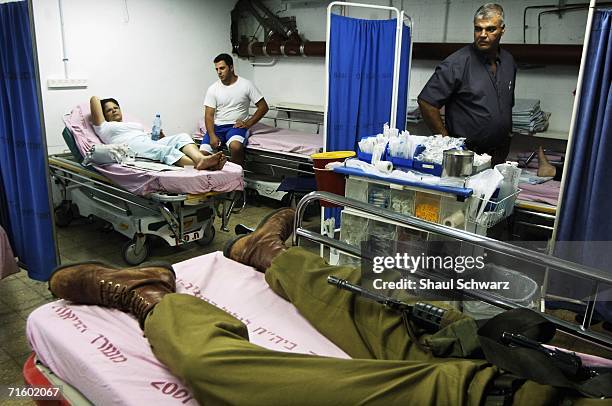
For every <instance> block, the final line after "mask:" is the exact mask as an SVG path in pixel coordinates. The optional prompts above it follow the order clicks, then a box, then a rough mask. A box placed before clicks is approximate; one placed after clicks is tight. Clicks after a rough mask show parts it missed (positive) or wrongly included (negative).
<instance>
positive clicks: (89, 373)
mask: <svg viewBox="0 0 612 406" xmlns="http://www.w3.org/2000/svg"><path fill="white" fill-rule="evenodd" d="M319 199H323V200H325V201H328V202H331V203H335V204H339V205H343V206H345V207H351V208H352V209H353V210H358V211H363V212H364V213H368V214H371V215H376V216H379V217H380V218H383V219H387V220H390V221H394V222H397V223H398V224H401V225H404V226H410V227H415V228H417V229H420V230H423V231H426V232H430V233H436V234H439V235H440V236H445V237H452V238H457V239H460V240H462V241H464V242H469V243H472V244H475V245H477V246H481V247H483V248H489V249H494V250H496V251H499V252H503V253H506V254H508V255H510V256H513V257H516V258H517V259H522V260H530V261H533V262H534V263H538V264H544V265H547V266H550V267H554V268H556V269H559V270H560V271H561V272H568V273H572V274H575V275H581V276H584V277H587V278H591V279H592V280H594V281H596V282H598V283H610V282H612V281H611V280H610V277H609V276H605V275H603V274H602V273H601V272H598V271H595V270H592V269H588V268H584V267H580V266H577V265H576V264H572V263H568V262H565V261H561V260H558V259H556V258H553V257H547V256H543V255H540V254H537V253H534V252H532V251H528V250H524V249H521V248H519V247H514V246H511V245H509V244H507V243H502V242H499V241H496V240H492V239H489V238H486V237H483V236H479V235H476V234H471V233H465V232H463V231H459V230H456V229H452V228H448V227H444V226H442V225H438V224H433V223H429V222H426V221H423V220H420V219H418V218H414V217H406V216H402V215H399V214H397V213H394V212H391V211H388V210H384V209H379V208H375V207H373V206H371V205H368V204H365V203H362V202H359V201H356V200H353V199H347V198H344V197H340V196H337V195H333V194H330V193H324V192H313V193H310V194H309V195H307V196H306V197H305V198H304V199H302V200H301V201H300V202H299V204H298V206H297V216H296V219H295V227H296V231H295V233H294V235H293V241H292V242H293V244H294V245H299V244H300V242H301V241H302V240H304V239H306V240H309V241H312V242H315V243H320V244H325V245H329V246H330V247H331V248H333V249H339V250H341V251H343V252H345V253H348V254H350V255H354V256H356V257H361V256H362V255H364V253H362V252H361V251H360V249H359V248H358V247H354V246H351V245H348V244H346V243H343V242H341V241H338V240H335V239H332V238H330V237H327V236H324V235H321V234H319V233H315V232H312V231H309V230H307V229H305V228H303V227H302V222H303V215H304V213H305V211H306V208H307V206H308V205H309V204H311V203H313V202H315V201H317V200H319ZM174 267H175V270H176V272H177V291H178V292H182V293H187V294H191V295H194V296H197V297H200V298H202V299H204V300H207V301H208V302H210V303H212V304H213V305H215V306H218V307H219V308H222V309H224V310H226V311H228V312H229V313H230V314H232V315H234V316H235V317H237V318H239V319H240V320H243V321H244V322H245V324H246V326H247V329H248V330H249V337H250V340H251V341H252V342H254V343H256V344H258V345H261V346H263V347H266V348H270V349H273V350H277V351H286V352H296V353H303V354H318V355H324V356H330V357H339V358H346V357H347V355H346V354H345V353H344V352H342V351H341V350H340V349H339V348H338V347H336V346H335V345H334V344H333V343H331V342H330V341H329V340H328V339H327V338H325V337H323V336H321V335H320V334H319V333H318V332H317V331H315V330H314V329H313V327H312V326H311V325H310V324H309V323H308V322H307V321H305V320H304V319H303V318H302V317H301V316H300V315H299V313H298V312H297V310H296V309H295V308H294V307H293V305H291V304H290V303H288V302H287V301H285V300H284V299H282V298H280V297H279V296H277V295H276V294H275V293H273V292H272V291H271V290H270V289H269V288H268V286H267V284H266V282H265V280H264V274H262V273H259V272H256V271H254V270H253V269H252V268H250V267H248V266H245V265H242V264H239V263H236V262H234V261H232V260H229V259H227V258H225V257H224V256H223V255H222V253H220V252H215V253H210V254H207V255H203V256H200V257H197V258H192V259H190V260H187V261H183V262H180V263H178V264H175V265H174ZM471 294H472V295H474V297H475V298H477V299H479V300H482V301H484V302H486V303H489V304H494V305H496V306H499V307H501V308H506V309H508V308H514V307H517V305H516V304H515V303H513V302H510V301H507V300H504V299H503V298H502V297H499V296H496V295H495V294H492V293H487V292H481V291H476V292H472V293H471ZM544 316H545V317H546V318H548V319H549V320H551V321H553V322H554V323H555V324H556V325H557V328H558V329H559V330H561V331H562V332H564V333H566V334H569V335H572V336H574V337H578V338H580V339H583V340H585V341H587V342H589V343H594V344H596V345H598V346H601V347H603V348H605V349H607V350H610V349H612V339H611V338H610V337H609V336H605V335H602V334H600V333H596V332H593V331H591V330H589V326H588V323H585V325H583V326H578V325H575V324H571V323H568V322H565V321H563V320H559V319H557V318H555V317H553V316H550V315H547V314H546V315H544ZM585 320H586V318H585ZM27 336H28V340H29V342H30V344H31V346H32V348H33V351H34V353H33V354H32V356H31V357H30V358H29V359H28V361H27V362H26V365H25V366H24V376H25V378H26V381H27V382H33V381H34V379H36V380H37V381H36V382H45V381H47V380H48V378H47V377H46V376H48V377H50V378H51V379H53V380H54V381H53V382H55V385H57V382H58V379H59V380H61V382H64V383H66V384H67V385H68V386H67V388H76V390H77V393H76V395H75V392H74V391H72V390H71V391H70V393H69V396H73V397H74V396H78V399H79V401H83V399H84V398H86V399H88V400H89V401H91V402H92V403H93V404H126V405H130V404H134V405H136V404H147V403H148V404H156V405H157V404H170V403H175V404H178V403H182V404H187V405H189V404H196V403H195V401H194V400H193V399H192V397H191V395H190V393H189V390H188V388H186V387H184V386H183V385H182V383H181V382H180V381H179V380H178V379H177V378H175V377H174V376H172V375H171V374H170V372H169V371H168V370H167V369H166V368H165V367H164V366H163V365H162V364H161V363H160V362H159V361H158V360H157V359H156V358H155V357H154V356H153V354H152V352H151V350H150V348H149V345H148V342H147V340H146V338H144V337H143V336H142V331H141V330H140V328H139V327H138V322H137V321H136V319H134V318H133V317H131V316H130V315H128V314H125V313H123V312H120V311H118V310H114V309H107V308H102V307H98V306H83V305H74V304H70V303H68V302H66V301H63V300H59V301H56V302H52V303H47V304H45V305H43V306H42V307H40V308H38V309H37V310H35V311H34V312H32V313H31V314H30V316H29V318H28V323H27ZM599 361H600V362H602V360H601V359H599ZM603 361H605V362H608V365H609V361H606V360H603ZM50 371H52V372H50ZM75 404H78V402H77V403H75Z"/></svg>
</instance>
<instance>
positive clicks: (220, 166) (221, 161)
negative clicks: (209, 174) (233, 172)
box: [210, 155, 227, 171]
mask: <svg viewBox="0 0 612 406" xmlns="http://www.w3.org/2000/svg"><path fill="white" fill-rule="evenodd" d="M226 162H227V157H226V156H225V155H221V158H219V163H218V164H217V166H214V167H212V168H210V169H212V170H214V171H220V170H221V169H223V167H224V166H225V163H226Z"/></svg>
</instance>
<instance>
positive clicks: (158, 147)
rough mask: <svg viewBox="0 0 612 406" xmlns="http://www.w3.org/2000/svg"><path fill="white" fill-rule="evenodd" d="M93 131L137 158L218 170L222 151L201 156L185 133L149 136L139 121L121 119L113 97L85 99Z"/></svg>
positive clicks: (107, 142) (117, 103)
mask: <svg viewBox="0 0 612 406" xmlns="http://www.w3.org/2000/svg"><path fill="white" fill-rule="evenodd" d="M89 107H90V110H91V119H92V124H93V128H94V131H95V132H96V134H97V135H98V137H100V140H102V142H103V143H105V144H127V145H128V146H129V147H130V149H131V150H132V151H134V152H135V153H136V156H137V157H140V158H147V159H152V160H155V161H160V162H163V163H165V164H168V165H176V166H193V167H194V168H195V169H198V170H204V169H206V170H213V171H215V170H221V169H223V165H225V161H226V159H225V157H224V156H223V154H221V153H219V154H214V155H212V156H208V154H207V155H204V154H203V153H202V152H201V151H200V150H198V147H197V146H196V144H195V143H194V142H193V140H192V139H191V136H189V134H186V133H180V134H175V135H170V136H167V137H165V136H163V133H162V138H161V139H159V140H156V141H153V140H152V139H151V134H148V133H147V132H146V131H145V130H144V127H143V125H142V124H140V123H135V122H125V121H123V113H122V112H121V107H119V102H118V101H117V100H115V99H113V98H108V99H102V100H100V99H99V98H98V97H97V96H92V97H91V99H90V100H89Z"/></svg>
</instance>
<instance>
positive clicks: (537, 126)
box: [512, 99, 550, 134]
mask: <svg viewBox="0 0 612 406" xmlns="http://www.w3.org/2000/svg"><path fill="white" fill-rule="evenodd" d="M549 118H550V113H546V112H544V111H542V110H540V100H537V99H516V100H515V102H514V107H513V108H512V132H515V133H519V134H533V133H538V132H543V131H546V129H547V128H548V119H549Z"/></svg>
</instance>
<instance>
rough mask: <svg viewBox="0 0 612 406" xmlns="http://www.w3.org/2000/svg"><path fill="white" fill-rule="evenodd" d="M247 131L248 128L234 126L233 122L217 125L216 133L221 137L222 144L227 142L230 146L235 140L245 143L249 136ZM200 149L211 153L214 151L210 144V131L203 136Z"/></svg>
mask: <svg viewBox="0 0 612 406" xmlns="http://www.w3.org/2000/svg"><path fill="white" fill-rule="evenodd" d="M247 133H248V129H247V128H234V125H233V124H223V125H215V134H216V135H217V137H218V138H219V141H221V144H226V145H228V146H229V144H230V143H232V142H234V141H238V142H239V143H241V144H245V143H246V140H247V138H248V135H247ZM200 150H202V151H206V152H209V153H212V152H213V150H212V147H211V146H210V137H209V136H208V133H206V134H204V137H202V145H200Z"/></svg>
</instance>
